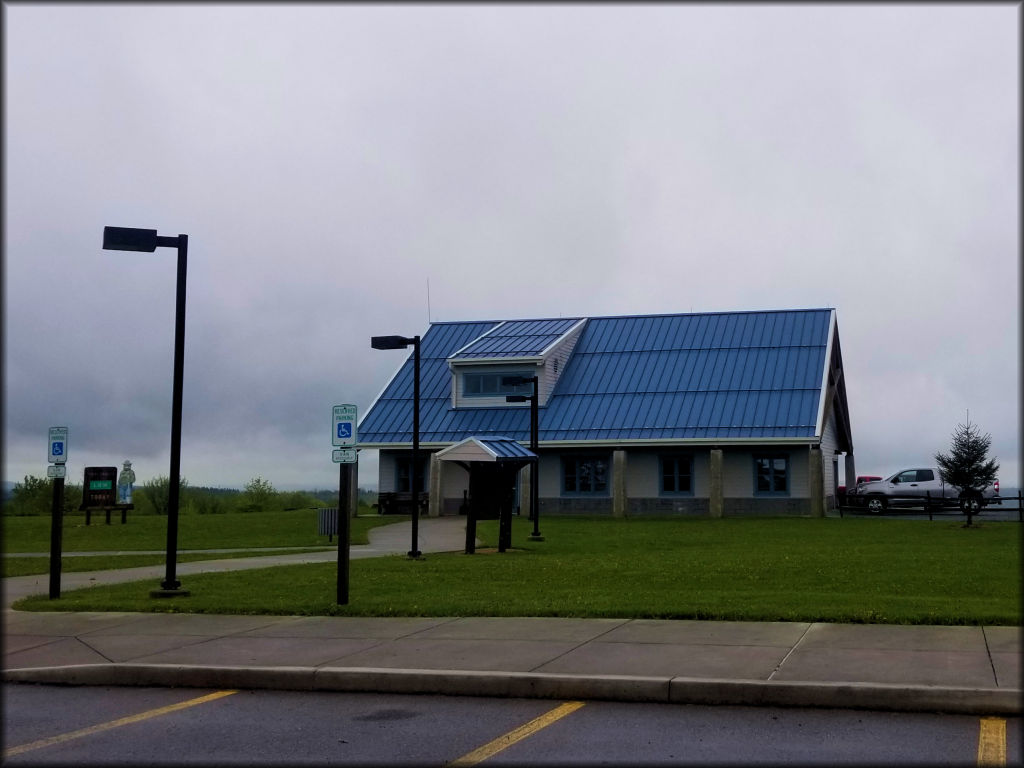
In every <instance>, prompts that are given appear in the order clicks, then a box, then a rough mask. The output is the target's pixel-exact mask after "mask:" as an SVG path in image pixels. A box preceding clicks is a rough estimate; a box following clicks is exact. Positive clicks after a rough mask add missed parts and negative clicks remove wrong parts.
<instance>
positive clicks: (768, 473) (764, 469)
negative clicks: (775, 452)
mask: <svg viewBox="0 0 1024 768" xmlns="http://www.w3.org/2000/svg"><path fill="white" fill-rule="evenodd" d="M788 493H789V457H788V456H755V457H754V494H755V495H762V494H788Z"/></svg>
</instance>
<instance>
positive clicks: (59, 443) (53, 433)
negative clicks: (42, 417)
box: [47, 427, 68, 464]
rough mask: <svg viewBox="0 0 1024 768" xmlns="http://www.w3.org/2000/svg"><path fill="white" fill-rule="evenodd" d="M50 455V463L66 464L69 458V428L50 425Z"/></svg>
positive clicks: (48, 459)
mask: <svg viewBox="0 0 1024 768" xmlns="http://www.w3.org/2000/svg"><path fill="white" fill-rule="evenodd" d="M48 437H49V457H48V458H47V461H49V463H50V464H64V463H65V462H67V460H68V428H67V427H50V432H49V435H48Z"/></svg>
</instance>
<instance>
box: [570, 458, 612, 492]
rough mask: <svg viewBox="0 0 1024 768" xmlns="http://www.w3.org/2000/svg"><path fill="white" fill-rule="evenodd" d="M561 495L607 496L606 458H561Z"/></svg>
mask: <svg viewBox="0 0 1024 768" xmlns="http://www.w3.org/2000/svg"><path fill="white" fill-rule="evenodd" d="M562 493H566V494H573V495H588V494H593V495H607V493H608V457H607V456H565V457H563V458H562Z"/></svg>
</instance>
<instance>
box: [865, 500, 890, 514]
mask: <svg viewBox="0 0 1024 768" xmlns="http://www.w3.org/2000/svg"><path fill="white" fill-rule="evenodd" d="M886 506H887V504H886V503H885V497H884V496H871V497H870V498H869V499H868V512H870V513H871V514H873V515H880V514H882V513H883V512H885V508H886Z"/></svg>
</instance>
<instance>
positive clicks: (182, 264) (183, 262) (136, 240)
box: [103, 227, 189, 597]
mask: <svg viewBox="0 0 1024 768" xmlns="http://www.w3.org/2000/svg"><path fill="white" fill-rule="evenodd" d="M157 247H162V248H177V249H178V282H177V291H176V295H175V306H174V390H173V393H172V395H171V477H170V488H168V495H167V572H166V574H165V575H164V580H163V583H162V584H161V585H160V586H161V589H159V590H153V591H151V592H150V595H151V596H152V597H174V596H185V595H188V594H189V593H188V591H187V590H184V589H181V582H180V581H178V579H177V573H176V566H177V563H176V562H175V559H176V557H177V553H178V502H179V499H178V491H179V487H180V483H181V382H182V378H183V371H184V368H185V273H186V271H187V266H188V235H178V236H177V237H166V236H162V235H158V234H157V233H156V230H155V229H135V228H133V227H104V228H103V250H105V251H145V252H148V253H152V252H153V251H155V250H156V249H157Z"/></svg>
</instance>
